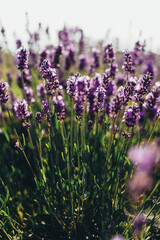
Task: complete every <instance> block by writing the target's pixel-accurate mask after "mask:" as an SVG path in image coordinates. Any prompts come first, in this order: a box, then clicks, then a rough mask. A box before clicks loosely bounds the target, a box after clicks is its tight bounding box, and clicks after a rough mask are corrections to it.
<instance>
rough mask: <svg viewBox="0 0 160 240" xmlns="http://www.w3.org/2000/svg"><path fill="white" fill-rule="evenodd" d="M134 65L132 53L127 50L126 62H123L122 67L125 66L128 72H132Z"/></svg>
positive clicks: (125, 54)
mask: <svg viewBox="0 0 160 240" xmlns="http://www.w3.org/2000/svg"><path fill="white" fill-rule="evenodd" d="M132 65H133V63H132V57H131V54H130V53H129V52H128V51H125V53H124V62H123V66H122V68H123V69H124V70H125V71H126V72H127V73H131V72H132V70H133V67H132Z"/></svg>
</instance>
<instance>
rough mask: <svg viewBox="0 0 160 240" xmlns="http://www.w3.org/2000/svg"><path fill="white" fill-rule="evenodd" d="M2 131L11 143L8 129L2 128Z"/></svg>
mask: <svg viewBox="0 0 160 240" xmlns="http://www.w3.org/2000/svg"><path fill="white" fill-rule="evenodd" d="M2 131H3V133H4V136H5V137H6V139H7V142H10V139H9V135H8V133H7V131H6V129H5V128H2Z"/></svg>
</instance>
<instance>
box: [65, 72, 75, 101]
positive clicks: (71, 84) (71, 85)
mask: <svg viewBox="0 0 160 240" xmlns="http://www.w3.org/2000/svg"><path fill="white" fill-rule="evenodd" d="M75 90H76V78H75V76H73V77H69V78H68V81H67V93H68V95H69V96H70V97H71V98H73V97H74V96H75Z"/></svg>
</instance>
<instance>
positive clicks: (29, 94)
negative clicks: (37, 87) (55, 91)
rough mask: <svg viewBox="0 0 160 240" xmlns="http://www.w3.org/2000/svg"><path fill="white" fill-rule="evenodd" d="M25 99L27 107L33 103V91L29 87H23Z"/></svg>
mask: <svg viewBox="0 0 160 240" xmlns="http://www.w3.org/2000/svg"><path fill="white" fill-rule="evenodd" d="M24 90H25V93H26V97H27V102H28V104H29V105H31V104H32V103H34V102H35V99H34V95H33V90H32V88H30V87H27V86H25V87H24Z"/></svg>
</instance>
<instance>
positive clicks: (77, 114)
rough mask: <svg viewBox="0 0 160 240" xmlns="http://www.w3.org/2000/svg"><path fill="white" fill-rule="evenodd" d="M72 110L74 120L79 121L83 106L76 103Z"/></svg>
mask: <svg viewBox="0 0 160 240" xmlns="http://www.w3.org/2000/svg"><path fill="white" fill-rule="evenodd" d="M74 109H75V111H76V118H77V119H79V120H80V119H81V118H82V113H83V105H82V103H81V102H77V103H76V104H75V105H74Z"/></svg>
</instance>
